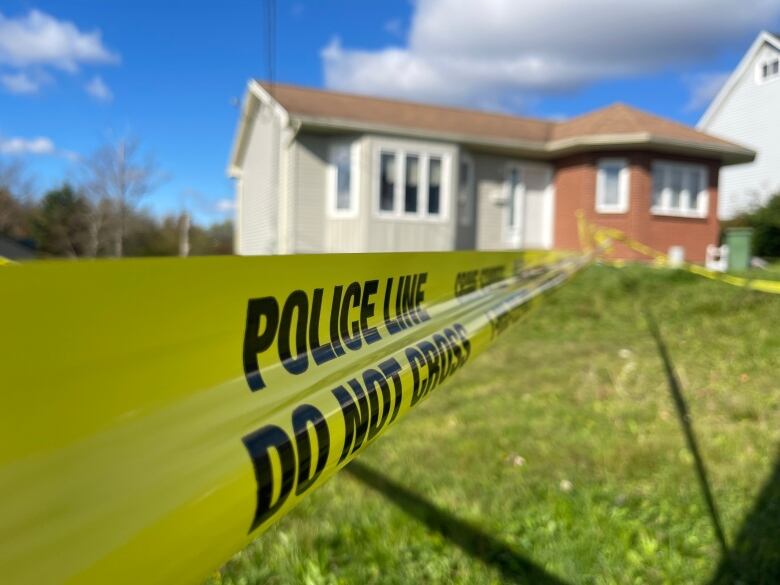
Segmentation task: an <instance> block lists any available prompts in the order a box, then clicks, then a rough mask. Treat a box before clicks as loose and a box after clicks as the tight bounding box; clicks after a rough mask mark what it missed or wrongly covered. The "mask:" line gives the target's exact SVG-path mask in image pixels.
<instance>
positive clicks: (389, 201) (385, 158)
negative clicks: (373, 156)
mask: <svg viewBox="0 0 780 585" xmlns="http://www.w3.org/2000/svg"><path fill="white" fill-rule="evenodd" d="M395 166H396V165H395V153H394V152H383V153H382V154H381V155H380V159H379V209H380V210H382V211H393V209H394V208H395V172H396V170H395Z"/></svg>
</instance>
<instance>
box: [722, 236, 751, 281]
mask: <svg viewBox="0 0 780 585" xmlns="http://www.w3.org/2000/svg"><path fill="white" fill-rule="evenodd" d="M725 239H726V242H725V243H726V245H727V246H728V247H729V272H739V271H742V270H747V269H748V268H750V258H751V257H752V253H751V252H752V244H753V228H749V227H733V228H726V238H725Z"/></svg>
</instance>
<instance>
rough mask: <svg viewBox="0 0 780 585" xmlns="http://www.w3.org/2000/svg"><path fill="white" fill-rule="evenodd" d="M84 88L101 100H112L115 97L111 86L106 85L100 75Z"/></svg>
mask: <svg viewBox="0 0 780 585" xmlns="http://www.w3.org/2000/svg"><path fill="white" fill-rule="evenodd" d="M84 90H85V91H86V92H87V93H88V94H89V95H91V96H92V97H93V98H95V99H96V100H97V101H99V102H110V101H111V100H113V99H114V94H113V93H112V92H111V88H109V87H108V86H107V85H106V83H105V82H104V81H103V78H101V77H100V76H99V75H96V76H95V77H93V78H92V80H91V81H90V82H89V83H87V84H86V85H85V86H84Z"/></svg>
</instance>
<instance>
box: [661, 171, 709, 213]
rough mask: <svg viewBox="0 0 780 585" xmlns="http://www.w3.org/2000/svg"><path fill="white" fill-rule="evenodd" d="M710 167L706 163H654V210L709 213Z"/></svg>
mask: <svg viewBox="0 0 780 585" xmlns="http://www.w3.org/2000/svg"><path fill="white" fill-rule="evenodd" d="M707 184H708V176H707V168H706V167H705V166H703V165H695V164H686V163H677V162H665V161H657V162H655V163H653V199H652V207H651V211H652V212H653V213H655V214H657V215H680V216H685V217H706V216H707V205H708V201H707V200H708V197H707Z"/></svg>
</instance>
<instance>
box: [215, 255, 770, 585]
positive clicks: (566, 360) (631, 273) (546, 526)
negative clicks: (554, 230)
mask: <svg viewBox="0 0 780 585" xmlns="http://www.w3.org/2000/svg"><path fill="white" fill-rule="evenodd" d="M648 311H649V312H650V313H651V316H648ZM648 319H651V320H654V322H655V323H657V328H658V335H657V336H656V337H654V336H653V334H652V331H653V327H652V326H649V322H648ZM663 354H665V355H666V357H667V364H666V365H665V363H664V361H663V359H662V356H663ZM667 365H668V367H669V368H671V370H672V372H671V376H669V375H667V370H666V367H667ZM778 372H780V296H773V295H767V294H762V293H757V292H749V291H745V290H742V289H739V288H735V287H730V286H728V285H725V284H720V283H716V282H711V281H708V280H706V279H703V278H699V277H696V276H692V275H689V274H687V273H678V272H671V271H665V270H653V269H650V268H645V267H638V266H629V267H627V268H624V269H616V268H610V267H604V266H593V267H591V268H588V269H587V270H586V271H585V272H583V273H582V274H580V275H579V276H577V277H576V279H575V280H574V282H572V283H571V284H568V285H566V286H565V287H564V288H562V289H561V290H560V291H558V292H556V293H555V294H554V295H553V296H552V297H551V298H550V299H549V300H548V302H547V303H545V304H543V305H542V306H541V307H540V308H539V309H538V310H537V311H536V312H534V313H532V314H531V315H530V316H529V317H528V318H527V319H525V320H524V321H522V322H520V323H518V324H517V325H516V326H515V327H514V328H512V329H510V330H509V331H508V332H507V333H505V334H504V336H503V337H501V338H500V340H499V341H498V342H497V343H496V344H495V345H494V346H493V348H492V349H491V350H489V351H488V352H486V353H485V354H483V355H481V356H480V357H479V358H477V359H475V360H474V362H473V363H472V364H471V365H470V366H469V367H467V368H464V370H463V371H461V372H459V373H458V374H457V376H455V378H454V379H453V380H451V381H448V382H447V384H445V385H444V386H442V387H441V388H439V389H438V390H437V391H436V392H435V393H434V394H433V395H432V396H431V398H430V399H429V400H428V401H426V402H425V403H424V404H423V405H421V406H420V407H418V408H417V409H416V410H415V411H413V412H412V413H411V414H410V415H409V416H408V417H407V418H406V419H405V420H403V421H401V422H400V423H399V424H397V425H396V426H395V427H394V428H393V429H392V430H391V431H390V432H389V433H388V434H387V435H386V436H384V437H382V438H380V439H379V440H378V441H377V442H376V443H374V444H373V445H372V446H371V447H370V448H369V449H368V450H367V451H366V452H365V453H364V454H363V455H361V456H360V457H359V458H358V459H357V461H356V463H353V464H351V465H350V466H349V467H347V468H346V469H345V470H344V471H342V472H341V473H339V474H338V475H337V476H336V477H335V478H334V479H332V480H331V481H329V482H328V483H327V484H326V485H325V486H323V487H322V488H321V489H320V490H318V491H316V492H315V493H314V494H312V495H311V496H310V497H309V498H308V499H307V500H306V501H304V503H303V504H301V505H300V506H299V507H298V508H297V509H296V510H294V511H293V512H292V513H291V514H290V515H288V516H287V517H286V518H284V519H283V520H282V521H281V522H279V523H278V524H277V525H276V526H275V527H274V528H272V529H271V530H269V531H268V532H267V533H266V534H264V535H263V536H261V537H260V538H259V539H258V540H257V541H255V542H254V543H253V544H252V545H251V546H249V547H248V548H247V549H245V550H244V551H242V552H241V553H239V554H238V555H236V556H235V557H234V558H233V559H232V560H231V561H230V562H229V563H227V565H226V566H225V567H224V568H223V569H222V571H221V572H220V573H218V574H217V575H215V576H214V577H212V579H211V580H210V581H209V583H210V584H212V585H214V584H217V583H223V584H245V585H250V584H255V583H274V584H281V583H307V584H318V583H350V584H352V583H354V584H361V585H362V584H365V583H399V584H417V583H451V582H452V583H504V582H515V583H724V584H725V583H735V582H742V583H780V452H779V451H778V446H779V445H780V376H779V375H778ZM681 411H685V412H687V416H683V417H682V418H681V417H680V413H681ZM683 421H687V422H688V423H689V426H687V427H686V426H685V425H684V424H682V423H683ZM686 428H687V429H688V434H687V435H686ZM691 440H692V441H693V442H694V443H695V445H692V444H691V443H690V441H691ZM697 449H698V451H697ZM697 453H698V455H699V457H698V458H697V456H696V454H697ZM699 464H701V465H699ZM702 469H705V470H706V476H707V477H706V483H704V482H703V481H702V479H703V478H702V476H701V474H700V471H701V470H702ZM703 486H705V489H704V490H703ZM707 489H708V490H709V492H710V494H711V502H712V506H709V505H708V503H707V499H706V497H705V496H704V494H705V492H706V490H707ZM713 517H715V518H717V519H718V520H717V521H718V524H719V525H720V526H722V530H723V533H724V535H725V536H724V540H725V541H726V543H727V547H728V550H729V554H728V555H724V553H723V550H722V549H723V547H722V545H721V544H720V542H719V539H718V537H717V532H716V530H715V528H714V520H713ZM727 559H730V560H727ZM737 575H739V576H737Z"/></svg>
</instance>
